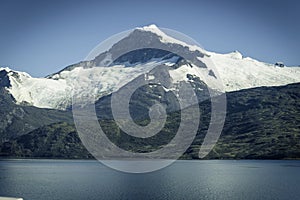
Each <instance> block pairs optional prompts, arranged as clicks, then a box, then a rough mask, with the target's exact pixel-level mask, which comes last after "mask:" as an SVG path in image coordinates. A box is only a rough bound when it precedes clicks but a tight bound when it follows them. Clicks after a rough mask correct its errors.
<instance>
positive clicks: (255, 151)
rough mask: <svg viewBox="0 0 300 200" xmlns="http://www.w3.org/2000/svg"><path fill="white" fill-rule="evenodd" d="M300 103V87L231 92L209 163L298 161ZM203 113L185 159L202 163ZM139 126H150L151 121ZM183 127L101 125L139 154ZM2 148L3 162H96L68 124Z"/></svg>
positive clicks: (175, 123)
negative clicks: (138, 133)
mask: <svg viewBox="0 0 300 200" xmlns="http://www.w3.org/2000/svg"><path fill="white" fill-rule="evenodd" d="M299 99H300V84H290V85H287V86H280V87H261V88H254V89H247V90H241V91H237V92H230V93H227V116H226V122H225V125H224V128H223V131H222V134H221V137H220V139H219V140H218V142H217V144H216V146H215V147H214V149H213V150H212V151H211V152H210V153H209V155H207V156H206V157H205V159H299V158H300V101H299ZM200 108H201V111H202V114H201V120H200V126H199V130H198V134H197V136H196V138H195V140H194V142H193V144H192V145H191V146H190V147H189V148H188V149H187V151H186V153H185V154H184V155H183V156H182V157H181V158H182V159H198V152H199V148H200V146H201V144H202V141H203V138H204V136H205V134H206V131H207V127H208V124H209V120H210V112H209V110H210V102H209V101H205V102H202V103H201V104H200ZM106 112H107V111H106ZM187 117H188V116H187ZM137 120H138V119H137ZM137 123H139V124H144V125H146V124H147V123H148V120H139V121H137ZM179 124H180V112H173V113H172V114H170V115H169V116H168V119H167V123H166V125H165V127H164V129H163V130H162V131H161V132H160V133H159V134H157V135H155V136H153V137H150V138H148V139H141V138H135V137H131V136H128V135H127V134H125V133H123V132H122V130H120V129H119V128H118V126H117V125H116V124H115V122H114V121H112V120H110V119H102V120H101V121H100V125H101V127H102V128H103V130H104V131H105V132H106V135H107V137H108V138H109V139H110V140H111V141H113V142H114V143H115V144H116V145H118V146H119V147H121V148H123V149H125V150H128V151H133V152H139V153H143V152H150V151H153V150H156V149H158V148H162V147H163V145H164V144H167V143H168V142H170V141H171V140H172V138H173V137H174V135H175V134H176V131H177V129H178V127H179ZM0 149H1V156H2V157H4V156H5V157H38V158H40V157H47V158H82V159H86V158H92V156H91V155H90V154H89V153H88V152H87V150H86V149H85V148H84V147H83V145H82V144H81V141H80V139H79V137H78V135H77V133H76V130H75V128H74V125H72V124H70V123H66V122H60V123H54V124H51V125H46V126H42V127H40V128H38V129H35V130H33V131H31V132H29V133H27V134H25V135H21V136H18V137H16V138H14V139H11V140H9V141H6V142H3V143H2V144H1V146H0Z"/></svg>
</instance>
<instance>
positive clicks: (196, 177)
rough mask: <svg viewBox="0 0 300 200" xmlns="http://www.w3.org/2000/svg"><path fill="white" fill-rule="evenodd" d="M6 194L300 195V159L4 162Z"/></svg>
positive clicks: (85, 198)
mask: <svg viewBox="0 0 300 200" xmlns="http://www.w3.org/2000/svg"><path fill="white" fill-rule="evenodd" d="M0 196H17V197H23V198H24V200H41V199H42V200H55V199H57V200H58V199H59V200H64V199H70V200H77V199H78V200H79V199H80V200H89V199H90V200H94V199H230V200H231V199H272V200H275V199H300V162H299V161H177V162H175V163H174V164H173V165H171V166H169V167H167V168H165V169H162V170H160V171H156V172H152V173H147V174H127V173H122V172H118V171H114V170H112V169H109V168H107V167H105V166H103V165H102V164H100V163H98V162H97V161H69V160H3V161H0Z"/></svg>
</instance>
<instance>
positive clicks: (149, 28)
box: [135, 24, 204, 51]
mask: <svg viewBox="0 0 300 200" xmlns="http://www.w3.org/2000/svg"><path fill="white" fill-rule="evenodd" d="M135 30H141V31H146V32H152V33H154V34H156V35H158V36H159V37H160V41H161V42H163V43H175V44H180V45H182V46H184V47H188V48H189V50H190V51H196V50H198V51H204V50H203V49H202V48H201V47H199V46H197V45H190V44H188V43H186V42H184V41H181V40H178V39H175V38H173V37H171V36H169V35H167V34H166V33H165V32H163V31H162V30H161V29H159V28H158V27H157V26H156V25H155V24H151V25H149V26H144V27H140V28H136V29H135Z"/></svg>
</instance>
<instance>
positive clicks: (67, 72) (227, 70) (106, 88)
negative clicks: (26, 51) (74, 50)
mask: <svg viewBox="0 0 300 200" xmlns="http://www.w3.org/2000/svg"><path fill="white" fill-rule="evenodd" d="M149 43H154V44H155V45H154V46H153V48H147V45H149ZM138 47H144V48H140V49H139V48H138ZM155 47H158V48H155ZM128 49H129V50H130V49H137V50H135V51H130V52H127V50H128ZM168 49H172V50H173V49H174V51H175V52H174V53H173V51H172V52H170V51H168ZM122 52H125V54H123V53H122ZM179 55H180V56H179ZM208 59H209V60H210V61H211V62H212V63H213V64H214V66H215V69H216V71H212V70H211V69H210V68H209V66H206V63H207V62H206V61H207V60H208ZM106 61H108V62H106ZM195 63H196V65H195ZM161 66H166V67H167V70H168V73H169V75H170V80H171V81H173V84H178V82H180V81H189V82H193V81H194V80H196V79H197V80H198V79H199V80H202V81H203V80H204V79H203V76H201V74H199V73H197V71H201V73H202V74H203V75H204V76H207V75H208V76H207V77H208V78H210V79H217V78H220V79H221V80H222V82H223V83H224V87H225V90H226V91H235V90H241V89H246V88H253V87H261V86H279V85H285V84H289V83H295V82H300V67H277V66H275V65H273V64H267V63H264V62H260V61H257V60H255V59H253V58H249V57H247V58H244V57H243V55H242V54H241V53H240V52H238V51H234V52H231V53H228V54H219V53H214V52H208V51H205V50H203V49H202V48H201V47H198V46H193V45H189V44H187V43H186V42H184V41H180V40H178V39H175V38H173V37H171V36H169V35H167V34H166V33H164V32H163V31H162V30H160V29H159V28H158V27H157V26H156V25H150V26H146V27H142V28H136V29H134V30H133V31H132V32H131V33H130V34H129V35H128V36H127V37H125V38H122V39H120V41H118V42H116V43H115V44H114V45H113V46H112V47H111V48H110V49H109V50H108V51H106V52H103V53H100V54H99V55H98V56H96V57H95V59H93V60H89V61H82V62H80V63H77V64H74V65H71V66H68V67H66V68H65V69H63V70H61V71H59V72H57V73H55V74H52V75H49V76H47V77H46V78H33V77H31V76H30V75H28V74H27V73H24V72H17V71H13V70H11V69H9V68H0V87H5V88H6V89H7V90H8V91H9V92H10V94H11V95H12V96H13V97H14V99H15V100H16V103H18V104H22V103H27V104H30V105H33V106H36V107H41V108H55V109H66V108H68V107H69V106H70V105H71V95H72V91H73V88H74V86H77V89H78V95H80V92H84V93H86V94H95V93H96V96H97V98H101V97H103V96H105V95H108V94H111V93H112V92H116V91H117V90H119V89H120V88H121V87H123V86H124V85H126V84H127V83H129V82H131V81H132V80H134V79H135V78H136V77H138V76H140V75H142V74H145V73H148V72H150V71H151V70H153V69H154V68H156V67H161ZM196 67H198V68H199V70H198V68H197V69H196ZM158 71H159V70H158ZM217 73H218V74H219V76H218V77H217V76H216V74H217ZM151 76H152V75H151ZM218 80H219V79H218ZM194 85H197V84H194ZM196 89H197V88H196ZM198 89H201V88H198ZM167 90H168V89H167Z"/></svg>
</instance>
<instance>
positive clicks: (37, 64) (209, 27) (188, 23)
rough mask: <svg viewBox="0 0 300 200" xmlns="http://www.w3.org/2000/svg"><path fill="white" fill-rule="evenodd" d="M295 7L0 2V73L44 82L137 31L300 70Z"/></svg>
mask: <svg viewBox="0 0 300 200" xmlns="http://www.w3.org/2000/svg"><path fill="white" fill-rule="evenodd" d="M299 10H300V3H299V1H297V0H294V1H293V0H289V1H284V0H282V1H279V0H274V1H272V0H252V1H241V0H240V1H238V0H227V1H221V0H219V1H217V0H212V1H211V0H210V1H208V0H206V1H202V0H198V1H196V0H195V1H192V0H190V1H189V0H181V1H180V0H173V1H163V0H160V1H158V0H154V1H150V0H148V1H142V0H140V1H120V2H118V1H115V0H110V1H75V0H74V1H71V0H69V1H62V2H61V1H58V0H54V1H34V0H26V1H22V0H19V1H17V0H0V65H1V66H9V67H11V68H13V69H16V70H20V71H26V72H28V73H30V74H31V75H33V76H45V75H47V74H50V73H53V72H56V71H58V70H60V69H62V68H63V67H65V66H67V65H69V64H73V63H76V62H78V61H80V60H83V59H84V58H85V57H86V56H87V54H88V53H89V52H90V51H91V50H92V49H93V48H94V47H95V46H96V45H97V44H99V43H100V42H101V41H103V40H105V39H106V38H108V37H109V36H111V35H113V34H116V33H119V32H121V31H125V30H128V29H132V28H134V27H137V26H144V25H149V24H152V23H154V24H156V25H158V26H161V27H165V28H170V29H174V30H177V31H180V32H182V33H184V34H186V35H188V36H190V37H192V38H193V39H195V40H196V41H197V42H198V43H200V44H201V45H202V46H203V47H204V48H205V49H207V50H210V51H215V52H220V53H225V52H230V51H234V50H239V51H240V52H242V53H243V54H244V55H245V56H250V57H254V58H256V59H258V60H261V61H265V62H270V63H274V62H276V61H283V62H284V63H286V64H288V65H300V56H299V52H300V23H299Z"/></svg>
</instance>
